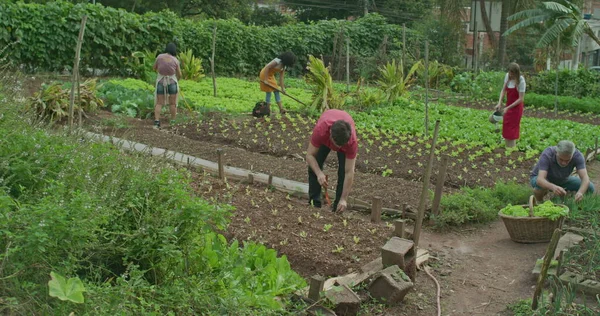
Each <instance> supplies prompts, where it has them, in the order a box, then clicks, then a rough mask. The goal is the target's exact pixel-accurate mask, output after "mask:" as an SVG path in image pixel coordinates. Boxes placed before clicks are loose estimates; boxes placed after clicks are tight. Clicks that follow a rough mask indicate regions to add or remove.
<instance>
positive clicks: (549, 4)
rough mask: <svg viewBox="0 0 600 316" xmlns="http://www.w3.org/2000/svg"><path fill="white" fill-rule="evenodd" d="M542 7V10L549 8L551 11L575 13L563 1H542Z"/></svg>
mask: <svg viewBox="0 0 600 316" xmlns="http://www.w3.org/2000/svg"><path fill="white" fill-rule="evenodd" d="M540 7H541V9H542V10H549V11H553V12H556V13H560V14H571V13H573V10H572V9H571V8H569V7H566V6H564V5H563V4H561V3H558V2H553V1H548V2H542V3H541V4H540ZM571 7H573V5H572V4H571Z"/></svg>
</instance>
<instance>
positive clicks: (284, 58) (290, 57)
mask: <svg viewBox="0 0 600 316" xmlns="http://www.w3.org/2000/svg"><path fill="white" fill-rule="evenodd" d="M277 58H279V59H281V63H282V64H283V65H284V66H285V67H286V68H287V67H292V66H293V65H294V64H295V63H296V55H294V53H292V52H290V51H287V52H284V53H281V54H279V56H277Z"/></svg>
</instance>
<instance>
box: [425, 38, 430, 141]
mask: <svg viewBox="0 0 600 316" xmlns="http://www.w3.org/2000/svg"><path fill="white" fill-rule="evenodd" d="M428 136H429V41H425V137H428Z"/></svg>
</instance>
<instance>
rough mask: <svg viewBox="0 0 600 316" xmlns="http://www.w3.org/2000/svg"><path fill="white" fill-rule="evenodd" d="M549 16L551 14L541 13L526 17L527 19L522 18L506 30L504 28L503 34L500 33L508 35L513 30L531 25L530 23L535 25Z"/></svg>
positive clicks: (549, 17) (547, 19)
mask: <svg viewBox="0 0 600 316" xmlns="http://www.w3.org/2000/svg"><path fill="white" fill-rule="evenodd" d="M551 18H552V15H551V14H542V15H538V16H534V17H531V18H528V19H527V20H523V21H521V22H519V23H517V24H515V25H513V26H512V27H511V28H509V29H508V30H506V32H504V34H502V36H507V35H510V34H511V33H513V32H515V31H517V30H519V29H522V28H525V27H528V26H531V25H535V24H539V23H543V22H546V21H549V20H550V19H551Z"/></svg>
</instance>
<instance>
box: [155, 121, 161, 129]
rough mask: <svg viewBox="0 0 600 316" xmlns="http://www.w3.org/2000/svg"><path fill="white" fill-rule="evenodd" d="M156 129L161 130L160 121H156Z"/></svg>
mask: <svg viewBox="0 0 600 316" xmlns="http://www.w3.org/2000/svg"><path fill="white" fill-rule="evenodd" d="M154 129H160V121H154Z"/></svg>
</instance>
